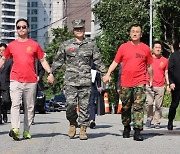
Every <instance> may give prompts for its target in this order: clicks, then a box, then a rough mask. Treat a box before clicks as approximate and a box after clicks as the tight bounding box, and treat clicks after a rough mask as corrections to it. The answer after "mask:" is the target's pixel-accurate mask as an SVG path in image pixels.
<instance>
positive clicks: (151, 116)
mask: <svg viewBox="0 0 180 154" xmlns="http://www.w3.org/2000/svg"><path fill="white" fill-rule="evenodd" d="M164 92H165V90H164V86H163V87H153V89H151V88H149V87H148V86H146V110H147V120H150V121H152V123H153V124H154V125H156V124H160V122H161V121H160V120H161V117H162V111H161V107H162V103H163V97H164ZM154 103H155V104H154ZM153 105H155V110H154V111H153Z"/></svg>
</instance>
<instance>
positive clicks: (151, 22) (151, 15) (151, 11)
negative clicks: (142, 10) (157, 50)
mask: <svg viewBox="0 0 180 154" xmlns="http://www.w3.org/2000/svg"><path fill="white" fill-rule="evenodd" d="M149 12H150V13H149V15H150V33H149V46H150V48H151V49H152V26H153V21H152V20H153V0H150V11H149Z"/></svg>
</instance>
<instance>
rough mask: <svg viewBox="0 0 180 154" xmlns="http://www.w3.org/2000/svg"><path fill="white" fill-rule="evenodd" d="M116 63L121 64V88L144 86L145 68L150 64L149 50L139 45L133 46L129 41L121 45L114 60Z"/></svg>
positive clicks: (143, 45) (141, 44) (144, 45)
mask: <svg viewBox="0 0 180 154" xmlns="http://www.w3.org/2000/svg"><path fill="white" fill-rule="evenodd" d="M114 61H115V62H116V63H120V62H122V74H121V78H120V80H121V86H122V87H134V86H137V85H140V84H146V72H147V66H149V65H150V64H151V63H152V55H151V51H150V48H149V47H148V46H147V45H146V44H144V43H142V42H141V43H140V44H138V45H133V44H132V43H131V42H130V41H129V42H127V43H124V44H122V45H121V46H120V47H119V49H118V51H117V53H116V56H115V58H114Z"/></svg>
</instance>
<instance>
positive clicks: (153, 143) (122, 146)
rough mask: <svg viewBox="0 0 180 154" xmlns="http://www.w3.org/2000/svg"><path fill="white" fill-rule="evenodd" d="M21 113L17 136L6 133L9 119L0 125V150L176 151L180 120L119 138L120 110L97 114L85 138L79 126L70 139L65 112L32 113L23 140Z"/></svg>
mask: <svg viewBox="0 0 180 154" xmlns="http://www.w3.org/2000/svg"><path fill="white" fill-rule="evenodd" d="M8 117H10V115H8ZM22 121H23V114H21V129H20V131H21V140H20V141H14V140H13V139H12V138H10V137H9V135H8V132H9V130H10V129H11V125H10V123H7V124H2V125H0V154H84V153H85V154H132V153H133V154H156V153H157V154H176V153H177V154H179V153H180V122H174V125H175V127H174V130H173V131H168V130H167V128H166V126H167V120H165V119H163V120H162V124H161V128H160V129H155V128H151V129H148V128H146V127H145V126H144V131H143V132H142V134H143V136H144V138H145V139H144V141H142V142H139V141H134V140H133V130H132V131H131V137H130V138H128V139H123V138H122V130H123V126H122V124H121V115H120V114H106V115H103V116H97V118H96V124H97V126H96V128H95V129H90V128H88V129H87V133H88V137H89V138H88V140H83V141H82V140H79V128H77V132H76V136H75V138H74V139H69V137H68V136H67V132H68V128H69V124H68V121H67V120H66V117H65V112H50V113H47V114H36V117H35V125H32V126H31V130H30V132H31V135H32V139H30V140H24V139H23V138H22V132H23V122H22Z"/></svg>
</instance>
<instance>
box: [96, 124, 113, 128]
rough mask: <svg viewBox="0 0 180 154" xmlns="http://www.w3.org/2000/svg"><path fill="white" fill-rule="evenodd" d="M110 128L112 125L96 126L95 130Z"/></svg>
mask: <svg viewBox="0 0 180 154" xmlns="http://www.w3.org/2000/svg"><path fill="white" fill-rule="evenodd" d="M110 127H112V125H96V127H95V129H99V128H110Z"/></svg>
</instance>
